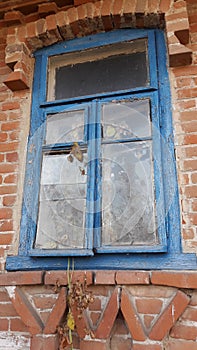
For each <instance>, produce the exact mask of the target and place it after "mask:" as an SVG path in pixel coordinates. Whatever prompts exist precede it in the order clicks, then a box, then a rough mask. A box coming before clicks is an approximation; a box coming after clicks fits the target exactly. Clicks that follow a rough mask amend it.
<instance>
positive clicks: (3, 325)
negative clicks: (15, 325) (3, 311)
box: [0, 318, 9, 332]
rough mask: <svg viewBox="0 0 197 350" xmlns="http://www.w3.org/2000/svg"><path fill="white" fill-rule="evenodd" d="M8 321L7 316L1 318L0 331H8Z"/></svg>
mask: <svg viewBox="0 0 197 350" xmlns="http://www.w3.org/2000/svg"><path fill="white" fill-rule="evenodd" d="M8 328H9V322H8V319H7V318H1V322H0V331H1V332H3V331H8V330H9V329H8Z"/></svg>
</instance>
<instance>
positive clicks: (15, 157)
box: [6, 152, 18, 163]
mask: <svg viewBox="0 0 197 350" xmlns="http://www.w3.org/2000/svg"><path fill="white" fill-rule="evenodd" d="M6 161H7V162H9V163H12V162H17V161H18V153H17V152H12V153H7V154H6Z"/></svg>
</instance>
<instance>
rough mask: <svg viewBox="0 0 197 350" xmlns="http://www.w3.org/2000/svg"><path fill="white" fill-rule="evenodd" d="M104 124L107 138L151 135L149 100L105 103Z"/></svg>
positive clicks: (117, 138)
mask: <svg viewBox="0 0 197 350" xmlns="http://www.w3.org/2000/svg"><path fill="white" fill-rule="evenodd" d="M102 125H103V138H104V139H105V140H121V139H123V140H124V139H128V138H141V137H149V136H151V123H150V106H149V100H148V99H144V100H138V101H137V100H136V101H114V102H111V103H108V104H104V105H103V106H102Z"/></svg>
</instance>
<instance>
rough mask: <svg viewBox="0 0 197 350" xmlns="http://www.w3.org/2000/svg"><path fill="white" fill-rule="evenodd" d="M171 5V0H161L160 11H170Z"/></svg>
mask: <svg viewBox="0 0 197 350" xmlns="http://www.w3.org/2000/svg"><path fill="white" fill-rule="evenodd" d="M170 5H171V0H160V6H159V7H160V11H161V12H164V13H166V12H168V11H169V9H170Z"/></svg>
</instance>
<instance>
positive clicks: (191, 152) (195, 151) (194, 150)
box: [185, 146, 197, 158]
mask: <svg viewBox="0 0 197 350" xmlns="http://www.w3.org/2000/svg"><path fill="white" fill-rule="evenodd" d="M185 155H186V157H188V158H191V157H197V146H192V147H187V148H185Z"/></svg>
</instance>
